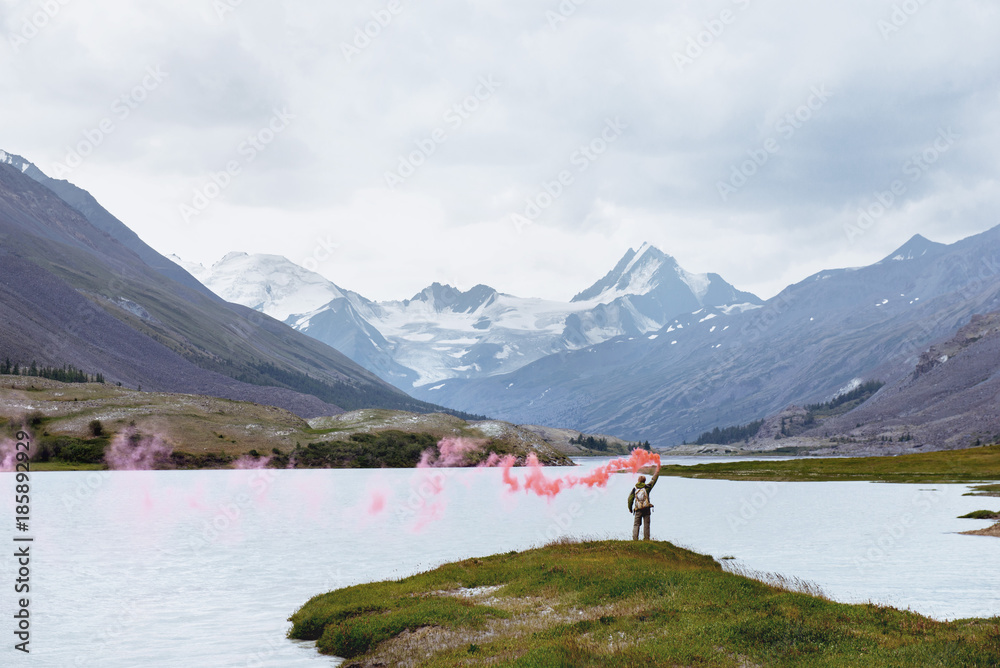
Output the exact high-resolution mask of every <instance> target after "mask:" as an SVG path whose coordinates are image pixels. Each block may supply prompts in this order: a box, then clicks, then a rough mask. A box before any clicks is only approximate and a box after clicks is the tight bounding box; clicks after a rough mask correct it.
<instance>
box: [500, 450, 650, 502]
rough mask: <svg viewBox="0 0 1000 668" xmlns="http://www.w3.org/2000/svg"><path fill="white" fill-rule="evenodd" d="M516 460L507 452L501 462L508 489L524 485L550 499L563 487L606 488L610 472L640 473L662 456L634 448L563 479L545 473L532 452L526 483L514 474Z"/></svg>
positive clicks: (526, 465) (520, 487)
mask: <svg viewBox="0 0 1000 668" xmlns="http://www.w3.org/2000/svg"><path fill="white" fill-rule="evenodd" d="M514 463H515V459H514V457H513V456H512V455H507V456H506V457H504V458H502V459H500V460H499V461H498V465H499V466H502V467H503V469H504V471H503V482H504V484H505V485H507V489H508V491H510V492H516V491H518V490H520V489H522V488H523V489H524V491H525V492H528V491H531V492H534V493H535V494H537V495H538V496H547V497H549V498H550V499H551V498H553V497H555V496H556V495H557V494H559V493H560V492H562V491H563V490H566V489H571V488H573V487H576V486H578V485H586V486H587V487H604V486H605V485H607V484H608V479H609V478H610V477H611V474H612V473H614V472H616V471H621V470H624V469H628V470H630V471H632V473H638V472H639V469H641V468H643V467H646V466H650V465H652V464H655V465H656V466H659V465H660V456H659V455H657V454H654V453H652V452H647V451H646V450H642V449H641V448H640V449H638V450H633V451H632V454H631V455H629V456H628V457H627V458H620V459H614V460H612V461H610V462H608V463H607V464H604V465H603V466H600V467H598V468H596V469H594V470H593V471H591V472H590V473H588V474H587V475H585V476H582V477H580V476H575V475H564V476H562V477H560V478H549V477H547V476H546V475H545V473H544V471H543V469H542V465H541V464H539V463H538V457H536V456H535V453H533V452H532V453H531V454H529V455H528V461H527V462H525V467H526V468H527V469H528V473H527V475H526V476H525V477H524V482H523V483H521V482H520V481H518V479H517V477H516V476H515V475H513V473H512V469H513V466H514Z"/></svg>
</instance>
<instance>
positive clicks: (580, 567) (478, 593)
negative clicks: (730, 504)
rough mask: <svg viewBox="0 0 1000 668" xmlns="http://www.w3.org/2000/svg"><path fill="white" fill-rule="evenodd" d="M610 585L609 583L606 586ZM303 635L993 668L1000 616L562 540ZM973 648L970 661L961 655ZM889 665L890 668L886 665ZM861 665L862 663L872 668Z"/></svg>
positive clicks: (574, 651) (570, 660)
mask: <svg viewBox="0 0 1000 668" xmlns="http://www.w3.org/2000/svg"><path fill="white" fill-rule="evenodd" d="M598 574H599V576H598ZM290 621H292V622H293V627H292V629H291V631H290V632H289V637H290V638H292V639H299V640H315V641H317V649H318V650H319V651H320V652H321V653H324V654H327V655H330V656H337V657H344V658H345V664H344V668H374V666H380V665H422V666H453V665H496V664H501V665H510V664H513V663H515V662H516V663H517V664H518V665H539V666H543V665H611V664H614V665H618V664H619V663H627V664H630V665H631V664H643V663H645V664H648V665H706V666H733V665H743V666H763V665H787V662H788V661H789V660H791V659H793V658H794V659H795V660H796V661H797V662H799V663H796V664H795V665H802V663H801V661H803V660H806V661H807V662H808V663H811V661H808V660H809V659H810V658H813V659H817V660H819V659H822V661H823V665H828V666H854V665H877V666H880V667H886V668H887V667H895V666H900V667H902V666H907V667H908V666H912V665H931V664H933V665H974V664H975V665H990V664H989V663H988V662H989V661H990V660H992V659H993V658H994V657H995V656H996V654H995V652H996V649H997V639H998V638H1000V617H994V618H991V619H981V618H977V619H963V620H955V621H950V622H941V621H935V620H933V619H930V618H928V617H925V616H922V615H919V614H917V613H913V612H909V611H903V610H898V609H895V608H892V607H889V606H882V605H873V604H846V603H836V602H834V601H831V600H829V599H827V598H826V597H825V596H824V595H823V594H822V592H820V591H819V590H818V588H817V587H816V586H815V585H811V584H810V583H807V582H802V581H798V580H795V579H786V578H782V577H780V576H768V575H767V574H761V573H754V572H750V571H746V572H729V571H727V570H726V569H723V567H722V565H721V564H720V562H719V561H717V560H715V559H714V558H712V557H710V556H707V555H702V554H698V553H696V552H692V551H689V550H685V549H683V548H679V547H676V546H674V545H672V544H671V543H668V542H659V541H649V542H632V541H596V542H572V541H561V542H556V543H550V544H548V545H546V546H544V547H540V548H534V549H531V550H526V551H523V552H509V553H506V554H497V555H491V556H486V557H477V558H469V559H464V560H462V561H458V562H453V563H449V564H445V565H443V566H441V567H439V568H436V569H434V570H431V571H427V572H424V573H420V574H417V575H414V576H411V577H408V578H404V579H402V580H394V581H384V582H374V583H369V584H363V585H356V586H353V587H349V588H346V589H340V590H335V591H332V592H329V593H327V594H321V595H318V596H315V597H313V598H312V599H310V600H309V601H308V602H306V603H305V604H304V605H303V606H302V608H300V609H299V610H298V611H297V612H295V613H294V614H293V615H292V617H291V618H290ZM956 646H961V647H963V648H964V649H963V652H964V654H963V657H962V659H961V661H960V663H958V664H956V663H955V660H956V659H957V658H958V657H956V656H955V654H954V650H955V647H956ZM875 659H878V660H877V661H874V660H875ZM859 661H861V662H862V663H859Z"/></svg>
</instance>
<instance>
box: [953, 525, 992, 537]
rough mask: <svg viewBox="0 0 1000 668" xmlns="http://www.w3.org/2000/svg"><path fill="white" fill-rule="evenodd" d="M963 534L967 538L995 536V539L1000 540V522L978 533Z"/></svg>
mask: <svg viewBox="0 0 1000 668" xmlns="http://www.w3.org/2000/svg"><path fill="white" fill-rule="evenodd" d="M962 534H964V535H966V536H993V537H994V538H1000V522H997V523H996V524H994V525H993V526H991V527H987V528H985V529H978V530H977V531H963V532H962Z"/></svg>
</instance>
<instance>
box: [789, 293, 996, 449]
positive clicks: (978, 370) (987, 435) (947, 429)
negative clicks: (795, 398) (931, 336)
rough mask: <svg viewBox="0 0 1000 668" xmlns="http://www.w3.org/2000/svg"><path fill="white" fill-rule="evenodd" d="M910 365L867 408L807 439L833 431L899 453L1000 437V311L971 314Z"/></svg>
mask: <svg viewBox="0 0 1000 668" xmlns="http://www.w3.org/2000/svg"><path fill="white" fill-rule="evenodd" d="M903 371H904V372H905V373H904V374H902V375H901V377H899V378H898V379H896V380H894V381H893V382H891V383H889V384H888V385H886V386H885V387H883V388H882V389H881V390H880V391H879V392H878V393H877V394H876V395H875V396H874V397H872V398H871V399H869V400H868V401H866V402H865V403H863V404H861V406H859V407H857V408H855V409H854V410H852V411H851V412H849V413H847V414H845V415H843V416H841V417H838V418H833V419H831V420H829V421H827V422H825V423H824V424H823V427H822V430H813V431H808V432H805V433H804V434H803V435H802V438H810V437H811V438H812V439H815V440H819V439H821V438H822V437H824V436H825V434H826V433H829V434H831V435H837V436H840V437H841V438H842V439H845V440H850V441H852V442H855V443H858V444H862V445H864V444H873V443H874V444H881V443H882V442H883V441H887V442H888V443H889V444H894V446H895V448H896V450H897V451H912V450H913V449H919V448H925V447H930V448H935V449H936V448H942V447H943V448H948V449H954V448H966V447H970V446H975V445H986V444H990V443H994V442H996V441H997V440H1000V411H998V410H997V406H998V405H1000V312H993V313H988V314H985V315H974V316H972V319H971V321H970V322H969V324H967V325H965V326H964V327H962V328H961V329H959V330H958V332H956V333H955V334H954V336H952V337H950V338H948V339H947V340H944V341H940V342H938V343H936V344H934V345H933V346H931V347H930V348H928V349H927V350H926V351H924V352H923V353H921V354H920V356H919V358H918V359H917V361H916V366H915V367H913V366H912V365H907V366H906V368H905V369H903ZM882 447H883V448H884V447H885V446H882Z"/></svg>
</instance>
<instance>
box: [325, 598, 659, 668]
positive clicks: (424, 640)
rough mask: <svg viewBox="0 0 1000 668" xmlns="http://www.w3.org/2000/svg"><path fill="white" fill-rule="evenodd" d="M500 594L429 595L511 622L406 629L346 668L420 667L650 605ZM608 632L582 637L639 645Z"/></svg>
mask: <svg viewBox="0 0 1000 668" xmlns="http://www.w3.org/2000/svg"><path fill="white" fill-rule="evenodd" d="M500 589H501V587H500V586H494V587H476V588H469V589H466V588H460V589H455V590H449V591H434V592H429V593H427V594H424V595H425V596H454V597H456V598H463V599H466V600H471V601H473V602H475V603H477V604H479V605H488V606H490V607H493V608H499V609H500V610H503V611H505V612H508V613H510V614H511V616H510V617H508V618H507V619H494V620H491V621H489V622H487V623H486V624H484V625H483V626H482V627H481V628H478V629H469V628H459V629H448V628H443V627H439V626H424V627H420V628H417V629H414V630H412V631H411V630H410V629H407V630H406V631H403V633H401V634H399V635H398V636H396V637H395V638H393V639H392V640H389V641H387V642H384V643H382V644H381V645H380V646H379V647H378V649H377V651H376V653H375V654H373V655H371V656H369V657H367V658H365V659H363V660H361V661H355V662H353V663H349V664H346V665H345V666H344V668H376V667H381V666H418V665H420V664H421V663H423V662H424V661H426V660H428V659H430V658H431V657H432V656H434V655H435V654H437V653H439V652H442V651H448V650H454V649H460V648H467V647H470V646H472V645H479V644H485V643H489V642H493V641H496V640H501V639H505V638H524V637H527V636H530V635H531V634H533V633H538V632H539V631H545V630H546V629H549V628H552V627H554V626H559V625H561V624H573V623H576V622H582V621H596V620H599V619H601V618H602V617H608V616H611V617H623V616H631V615H635V614H638V613H639V612H641V611H642V610H643V606H644V605H645V603H644V602H640V601H638V600H635V601H631V600H625V601H619V602H616V603H614V604H609V605H599V606H593V607H584V606H579V605H574V604H573V602H572V601H570V600H558V601H552V600H551V599H546V598H542V597H537V596H502V595H501V596H498V595H497V593H498V590H500ZM609 633H610V632H606V633H605V634H604V635H603V636H602V635H601V634H600V632H599V631H598V632H595V633H587V634H584V635H583V637H582V640H583V642H584V644H587V642H594V643H602V644H604V645H608V643H611V645H612V646H613V647H615V648H617V649H621V648H624V647H628V646H632V645H635V644H636V643H637V642H638V638H633V637H629V636H628V634H623V633H621V632H618V633H614V634H613V636H612V635H609ZM591 636H596V637H591ZM512 651H513V650H512ZM469 658H470V663H476V657H474V656H471V655H470V657H469ZM494 658H495V657H494ZM502 658H503V659H504V660H514V659H516V658H517V657H516V655H515V654H513V653H512V654H511V655H510V656H506V657H502Z"/></svg>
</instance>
